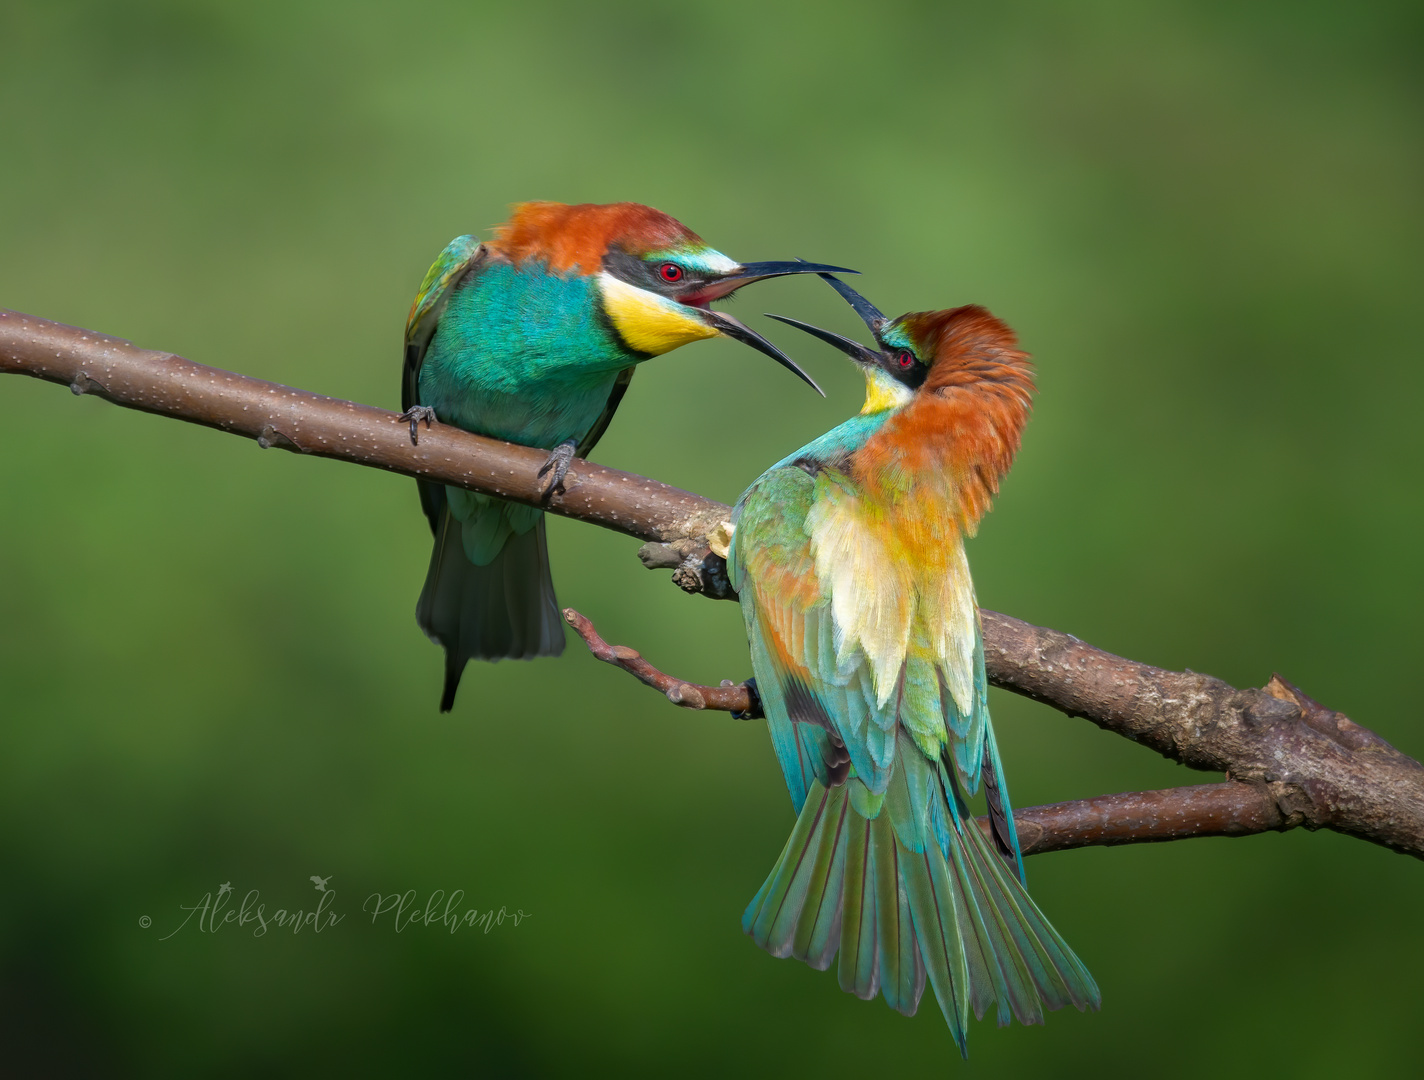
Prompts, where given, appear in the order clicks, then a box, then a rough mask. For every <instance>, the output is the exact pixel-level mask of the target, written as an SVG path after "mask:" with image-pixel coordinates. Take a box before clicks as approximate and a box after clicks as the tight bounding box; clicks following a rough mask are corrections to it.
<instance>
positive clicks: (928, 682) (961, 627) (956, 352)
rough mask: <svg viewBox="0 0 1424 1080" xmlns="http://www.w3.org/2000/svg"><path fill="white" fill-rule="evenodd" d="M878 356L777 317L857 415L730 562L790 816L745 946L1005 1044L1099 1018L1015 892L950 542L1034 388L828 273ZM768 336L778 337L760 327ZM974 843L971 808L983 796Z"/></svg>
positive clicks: (960, 543) (756, 487) (941, 330)
mask: <svg viewBox="0 0 1424 1080" xmlns="http://www.w3.org/2000/svg"><path fill="white" fill-rule="evenodd" d="M827 280H828V281H830V282H831V284H832V285H834V286H835V287H836V288H837V290H838V291H839V292H840V293H841V294H842V296H844V297H845V298H846V299H847V300H848V301H849V302H850V303H851V304H852V306H853V307H855V309H856V311H857V312H858V313H859V314H860V315H861V317H862V318H863V319H864V320H865V322H866V324H867V325H868V326H869V327H870V330H871V333H872V334H873V335H874V337H875V341H876V345H877V348H875V349H870V348H866V347H865V346H863V345H860V344H858V343H857V342H855V341H852V340H850V339H849V338H844V337H841V336H840V335H838V334H832V333H830V332H828V331H824V330H820V329H818V328H816V327H813V326H809V325H807V324H805V323H800V322H797V321H795V320H792V319H783V320H782V321H783V322H787V323H790V324H791V325H793V326H798V327H800V328H801V329H803V330H806V331H808V332H809V333H812V334H815V335H816V336H817V337H819V338H821V339H822V340H824V341H827V342H829V343H830V344H832V345H835V346H836V347H837V348H839V349H841V350H842V351H844V352H846V353H847V354H849V356H850V357H851V358H852V359H853V360H854V361H855V362H856V363H857V364H859V365H860V366H861V367H862V369H863V370H864V373H865V381H866V398H865V407H864V408H863V409H862V411H861V413H860V415H858V416H856V417H853V418H852V419H850V420H848V421H846V422H845V423H843V424H841V425H840V426H839V427H837V428H835V429H833V430H832V431H830V432H828V433H827V434H825V435H823V436H821V437H820V438H819V439H817V440H815V441H814V442H812V443H810V444H808V445H807V446H804V447H802V448H801V449H800V450H798V451H796V452H795V453H794V454H792V455H790V456H789V457H787V458H786V459H785V460H783V461H781V462H780V463H778V464H777V465H774V466H773V467H772V468H771V469H769V470H768V471H767V472H765V473H764V474H762V476H761V477H760V478H759V479H758V480H757V481H756V483H754V484H753V485H752V486H751V487H750V488H749V489H748V490H747V492H746V493H745V494H744V495H743V496H742V497H741V499H740V501H739V502H738V504H737V507H736V510H735V513H734V518H733V520H734V522H735V525H736V528H735V532H734V534H733V538H732V544H731V552H730V560H729V561H730V570H731V574H732V581H733V584H734V585H735V586H736V588H737V590H738V592H739V593H740V598H741V605H742V613H743V616H744V618H745V621H746V628H747V636H748V639H749V642H750V646H751V656H752V668H753V670H754V672H755V676H756V683H755V686H756V689H757V691H758V693H759V695H760V698H761V703H762V707H763V709H764V711H765V713H766V717H767V723H768V726H769V727H770V730H771V737H772V743H773V745H774V747H775V750H776V756H777V759H778V761H779V762H780V764H781V768H782V770H783V772H784V773H785V776H786V783H787V786H788V787H789V788H790V791H791V799H792V803H793V804H794V806H795V809H796V812H797V814H798V818H797V821H796V827H795V829H794V830H793V831H792V833H791V838H790V839H789V840H788V841H787V842H786V847H785V850H784V851H783V852H782V854H781V858H780V860H779V861H778V862H777V864H776V866H775V868H774V869H773V870H772V872H771V875H770V876H769V877H768V878H767V879H766V883H765V884H764V885H762V887H761V891H760V892H758V893H757V895H756V897H755V899H753V900H752V902H751V905H750V906H749V907H748V908H747V911H746V914H745V915H744V916H743V927H744V929H745V930H746V931H747V933H749V934H750V935H752V937H753V938H754V939H755V940H756V942H757V944H759V945H761V946H762V947H763V948H765V949H766V950H768V951H769V952H771V953H772V955H774V956H795V957H797V958H798V959H801V960H805V961H806V962H807V963H809V964H810V965H811V966H812V967H815V968H817V969H821V970H824V969H825V968H827V967H829V966H830V964H831V961H832V960H833V959H834V958H835V956H836V953H837V951H839V953H840V963H839V974H840V985H841V987H842V988H843V989H845V990H847V991H849V992H851V993H854V994H856V995H857V996H859V997H861V998H866V999H869V998H872V997H874V996H875V995H876V994H877V993H879V994H882V995H883V996H884V997H885V1000H886V1002H887V1003H888V1004H889V1005H891V1006H892V1007H893V1008H895V1009H898V1010H899V1011H900V1012H902V1013H905V1014H907V1015H909V1014H912V1013H914V1012H915V1010H916V1008H917V1007H918V1004H919V1000H920V995H921V993H922V992H923V990H924V985H925V979H926V978H927V977H928V979H929V983H930V985H931V987H932V988H933V989H934V994H935V997H936V998H937V999H938V1001H939V1006H940V1009H941V1011H942V1012H943V1013H944V1018H945V1020H946V1021H947V1022H948V1024H949V1029H950V1033H951V1034H952V1035H953V1037H954V1040H955V1043H956V1044H957V1045H958V1046H959V1048H960V1051H961V1052H964V1050H965V1039H966V1028H967V1026H968V1022H969V1014H970V1012H973V1013H974V1015H975V1016H978V1017H982V1016H983V1015H984V1012H985V1010H986V1009H987V1008H988V1006H989V1005H990V1004H995V1005H996V1006H997V1012H998V1020H999V1023H1000V1024H1006V1023H1008V1021H1009V1017H1010V1016H1011V1015H1012V1016H1016V1017H1018V1019H1019V1020H1020V1021H1021V1022H1023V1023H1038V1022H1041V1021H1042V1019H1043V1013H1044V1010H1045V1009H1057V1008H1059V1007H1061V1006H1063V1005H1066V1004H1070V1003H1071V1004H1073V1005H1076V1006H1077V1007H1078V1008H1079V1009H1083V1008H1087V1007H1091V1008H1096V1007H1097V1006H1098V1004H1099V994H1098V988H1097V986H1096V985H1095V984H1094V982H1093V979H1092V976H1090V975H1089V974H1088V971H1087V969H1086V968H1085V967H1084V966H1083V964H1082V962H1081V961H1079V959H1078V958H1077V957H1076V956H1075V955H1074V954H1073V952H1072V950H1071V949H1069V948H1068V946H1067V945H1066V944H1065V943H1064V941H1063V939H1062V938H1061V937H1059V935H1058V933H1057V931H1055V930H1054V929H1053V927H1052V926H1050V925H1049V923H1048V921H1047V920H1046V919H1045V918H1044V917H1043V915H1042V914H1041V913H1040V912H1039V910H1038V908H1037V906H1036V905H1035V904H1034V902H1033V900H1032V899H1030V897H1029V895H1028V892H1027V891H1026V890H1025V887H1024V878H1023V858H1022V855H1021V853H1020V850H1019V844H1018V839H1017V834H1016V833H1015V830H1014V819H1013V810H1012V808H1011V806H1010V804H1009V794H1008V789H1007V787H1006V786H1005V783H1004V775H1003V769H1002V766H1001V764H1000V761H999V751H998V747H997V745H996V743H995V740H994V729H993V726H992V725H991V724H990V721H989V709H988V699H987V692H988V691H987V685H986V681H985V677H984V643H983V636H982V633H981V629H980V621H979V609H978V606H977V604H976V601H975V597H974V586H973V583H972V582H971V581H970V577H969V564H968V562H967V561H966V560H965V554H964V538H965V537H968V536H973V535H974V532H975V529H976V526H977V525H978V522H979V519H980V518H981V517H982V516H983V515H984V513H985V512H986V511H987V510H988V509H989V503H990V500H991V498H992V497H993V496H994V495H995V494H996V493H997V491H998V487H999V480H1000V478H1001V477H1002V476H1003V475H1004V473H1005V472H1006V471H1007V470H1008V468H1009V465H1010V464H1011V463H1012V461H1013V457H1014V454H1015V452H1016V451H1017V450H1018V447H1019V438H1020V434H1021V432H1022V430H1023V427H1024V424H1025V423H1026V421H1027V420H1028V413H1029V407H1030V404H1031V399H1032V395H1033V389H1034V386H1033V374H1032V369H1031V368H1030V366H1029V363H1028V357H1027V355H1026V354H1025V353H1023V352H1020V351H1019V349H1018V347H1017V341H1016V339H1015V336H1014V333H1013V331H1011V330H1010V329H1009V328H1008V327H1007V326H1006V325H1005V324H1004V323H1002V322H1000V321H999V320H998V319H996V318H995V317H994V316H993V315H991V314H990V313H989V312H988V311H986V310H985V309H983V308H981V307H975V306H968V307H960V308H955V309H953V310H949V311H931V312H914V313H910V314H906V315H902V316H900V317H899V318H898V319H887V318H886V317H885V316H884V315H882V314H881V313H880V312H879V311H878V310H876V308H875V307H874V306H873V305H872V304H871V303H870V302H869V301H867V300H866V299H865V298H864V297H862V296H861V295H860V294H859V293H857V292H855V291H854V290H853V289H851V288H850V287H849V286H847V285H845V284H844V283H843V282H841V281H838V280H836V279H835V278H831V277H829V276H827ZM774 317H777V316H774ZM981 787H982V788H983V789H984V794H985V801H986V803H987V806H988V811H989V815H990V818H991V822H992V829H991V835H990V836H987V837H986V836H985V835H984V834H983V833H982V832H981V831H980V830H979V828H978V826H977V825H976V824H975V821H974V816H973V813H972V812H971V810H970V808H969V804H968V800H969V799H970V798H971V797H972V796H974V795H975V794H976V793H977V792H978V791H979V789H980V788H981Z"/></svg>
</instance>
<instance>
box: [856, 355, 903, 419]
mask: <svg viewBox="0 0 1424 1080" xmlns="http://www.w3.org/2000/svg"><path fill="white" fill-rule="evenodd" d="M863 370H864V371H865V404H864V405H862V406H861V408H860V415H861V416H864V415H865V414H866V413H878V412H884V411H885V410H886V409H898V408H899V407H900V406H901V405H908V404H909V403H910V399H911V398H913V397H914V396H915V392H914V391H913V390H911V389H910V388H909V387H908V386H906V385H905V384H904V383H902V382H897V381H896V380H895V379H893V378H892V377H891V376H890V375H889V373H888V372H885V371H883V370H881V369H880V368H878V367H866V368H864V369H863Z"/></svg>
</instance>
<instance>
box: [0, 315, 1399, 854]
mask: <svg viewBox="0 0 1424 1080" xmlns="http://www.w3.org/2000/svg"><path fill="white" fill-rule="evenodd" d="M0 372H11V373H15V374H22V375H31V376H34V377H36V378H40V379H47V380H49V381H50V382H57V383H61V384H63V385H66V386H68V387H69V388H70V389H71V390H73V391H74V393H76V394H96V395H98V396H100V397H103V398H105V399H106V400H109V401H112V402H114V403H115V404H119V405H123V406H126V407H128V408H133V409H140V410H143V411H146V412H152V413H157V414H159V415H163V416H170V417H174V418H176V419H180V420H187V421H189V422H190V423H196V424H203V425H206V426H208V427H214V428H218V429H220V430H222V431H228V432H231V433H233V434H239V435H245V436H247V437H248V438H252V439H256V440H257V442H258V445H259V446H262V447H264V448H267V447H278V448H281V449H284V450H290V451H293V452H297V453H306V454H315V455H318V456H322V457H331V458H337V459H340V460H344V461H353V462H356V463H358V464H362V465H369V466H374V467H376V468H381V469H387V470H390V471H392V472H398V473H402V474H404V475H407V476H415V477H420V478H423V479H429V480H437V481H440V482H443V483H446V484H453V485H456V486H459V487H465V488H469V489H470V490H472V491H481V492H485V493H487V494H491V495H497V496H499V497H501V498H506V499H509V500H511V501H514V502H522V503H529V504H532V505H539V503H540V495H541V492H540V482H539V480H538V477H537V471H538V468H539V466H540V465H541V464H542V463H543V461H544V458H545V456H546V455H545V452H544V451H542V450H535V449H531V448H528V447H521V446H515V445H513V444H510V443H504V442H499V441H496V440H492V439H483V438H480V437H479V436H477V435H471V434H469V433H467V432H463V431H459V430H457V429H455V428H452V427H448V426H445V425H441V424H437V425H435V426H434V427H433V428H431V429H430V430H429V431H422V432H421V436H420V444H419V445H418V446H413V445H412V444H411V441H410V436H409V431H408V428H407V426H406V425H405V424H403V423H401V422H400V421H399V420H398V419H397V418H396V414H395V413H392V412H386V411H385V410H383V409H375V408H371V407H370V406H365V405H357V404H354V403H352V402H349V401H340V400H337V399H334V398H327V397H322V396H320V395H318V394H310V393H306V392H304V391H300V390H294V389H291V388H290V387H285V386H279V385H277V384H275V383H269V382H264V381H262V380H260V379H251V378H247V377H245V376H242V375H235V374H233V373H231V372H227V371H220V370H218V369H216V368H209V367H204V366H203V365H201V364H195V363H193V362H192V361H190V360H184V359H183V358H181V357H178V356H174V355H172V354H171V353H162V352H150V351H148V350H144V349H140V348H137V347H135V346H134V345H132V344H130V343H129V342H126V341H121V340H119V339H117V338H111V337H106V336H105V335H102V334H96V333H93V332H92V331H88V330H79V329H75V328H74V327H68V326H63V325H60V324H58V323H53V322H49V321H47V320H44V319H38V318H35V317H33V316H28V315H21V314H19V313H18V312H12V311H5V310H3V309H0ZM564 488H565V490H564V491H563V493H561V494H557V495H555V496H554V498H553V499H552V500H551V501H550V502H549V503H548V504H547V506H546V508H547V509H548V510H550V511H551V512H553V513H556V514H563V515H564V516H567V517H573V518H577V519H579V520H581V521H588V522H591V523H593V524H595V525H601V526H603V527H604V528H609V529H614V530H616V531H618V532H622V533H625V534H627V535H629V536H635V537H638V538H639V539H642V540H645V541H649V543H647V544H645V545H644V547H643V549H642V550H641V551H640V552H639V555H640V557H641V558H642V559H643V561H644V564H645V565H648V566H650V567H657V566H662V567H672V568H674V570H675V572H674V580H675V581H677V582H678V584H679V585H681V586H682V587H683V588H684V589H686V590H688V591H689V592H701V593H703V594H704V595H707V596H712V597H717V598H730V597H731V596H732V595H733V594H732V591H731V588H730V585H729V584H728V582H727V580H726V568H725V565H724V564H723V562H722V560H721V559H719V558H718V557H717V556H716V555H713V554H712V553H711V552H710V550H709V548H708V544H707V537H708V535H709V534H711V533H712V532H714V531H716V530H717V529H718V527H719V526H720V525H722V524H723V523H724V522H726V521H727V520H728V518H729V517H730V514H731V511H730V509H729V508H728V507H727V506H725V505H723V504H721V503H718V502H714V501H712V500H711V499H705V498H703V497H701V496H699V495H694V494H692V493H690V492H686V491H681V490H679V489H677V488H674V487H670V486H668V485H666V484H660V483H658V482H657V481H655V480H649V479H647V478H645V477H641V476H636V475H634V474H632V473H624V472H619V471H617V470H616V469H607V468H604V467H602V466H600V465H595V464H593V463H591V462H587V461H582V460H579V461H575V463H574V466H573V468H572V469H571V470H570V472H569V475H568V477H567V479H566V480H565V483H564ZM983 617H984V647H985V661H986V664H987V666H988V672H989V679H990V681H991V682H992V683H993V684H994V685H995V686H1000V687H1003V688H1005V689H1008V690H1012V691H1014V692H1015V693H1019V694H1023V695H1025V696H1027V697H1030V698H1033V699H1034V700H1036V701H1041V702H1044V703H1045V704H1048V705H1051V706H1053V707H1054V708H1056V709H1059V710H1061V711H1063V712H1065V713H1067V714H1068V715H1070V716H1082V717H1086V718H1087V719H1089V720H1091V721H1093V723H1095V724H1097V725H1098V726H1100V727H1102V728H1105V729H1107V730H1109V731H1113V732H1116V733H1117V734H1120V735H1123V736H1126V737H1127V738H1130V739H1133V740H1135V741H1137V742H1140V743H1142V744H1143V745H1145V746H1148V747H1150V748H1152V749H1153V750H1156V751H1157V752H1158V753H1160V754H1163V755H1165V756H1166V757H1169V758H1172V759H1173V760H1175V761H1180V762H1182V763H1183V764H1185V765H1188V766H1190V767H1192V768H1196V769H1204V770H1208V771H1217V772H1224V773H1226V774H1227V775H1228V777H1229V778H1230V782H1228V783H1226V784H1216V785H1205V786H1201V787H1195V788H1179V789H1176V790H1175V791H1171V792H1145V793H1138V794H1135V795H1112V796H1104V797H1102V798H1098V799H1089V800H1086V801H1084V802H1082V803H1066V804H1062V806H1061V807H1038V808H1033V810H1032V812H1030V811H1024V812H1023V813H1024V815H1025V816H1024V819H1023V822H1022V824H1021V826H1020V828H1021V829H1024V830H1027V829H1031V828H1035V827H1039V826H1041V827H1042V828H1043V830H1044V832H1043V835H1042V837H1040V838H1039V839H1038V840H1032V841H1031V842H1030V843H1029V844H1028V845H1027V846H1026V848H1025V850H1033V851H1046V850H1055V849H1057V848H1062V847H1073V846H1081V845H1082V844H1088V843H1130V842H1141V841H1144V840H1158V839H1179V838H1181V837H1183V836H1201V835H1241V834H1243V833H1249V832H1259V831H1262V830H1264V829H1286V828H1293V827H1295V826H1304V827H1306V828H1312V829H1314V828H1330V829H1335V830H1337V831H1339V832H1343V833H1346V834H1348V835H1351V836H1356V837H1359V838H1361V839H1365V840H1370V841H1372V842H1374V843H1377V844H1381V845H1383V846H1385V847H1389V848H1392V849H1393V850H1395V851H1401V852H1405V853H1408V854H1411V855H1414V856H1416V857H1419V858H1424V766H1421V765H1420V764H1419V763H1418V762H1417V761H1415V760H1414V759H1412V758H1410V757H1408V756H1406V755H1405V754H1402V753H1400V752H1399V751H1398V750H1396V749H1395V748H1394V747H1392V746H1390V745H1389V743H1387V742H1385V741H1384V740H1383V739H1381V738H1380V737H1379V736H1377V735H1375V734H1374V733H1373V732H1370V731H1368V730H1366V729H1365V728H1362V727H1360V726H1358V725H1357V724H1354V723H1353V722H1352V721H1350V720H1349V719H1347V718H1346V717H1344V716H1342V715H1341V714H1339V713H1336V712H1333V711H1331V710H1329V709H1327V708H1325V707H1324V706H1322V705H1319V704H1318V703H1316V702H1314V701H1312V700H1311V699H1310V698H1308V697H1306V696H1305V694H1304V693H1302V692H1301V691H1299V690H1298V689H1296V688H1295V687H1293V686H1291V685H1290V684H1289V683H1287V682H1286V681H1285V680H1283V679H1281V678H1280V677H1279V676H1277V677H1274V678H1273V679H1272V680H1271V682H1270V683H1269V684H1268V685H1267V686H1266V687H1265V688H1264V689H1260V690H1255V689H1248V690H1237V689H1235V688H1234V687H1231V686H1228V685H1227V684H1226V683H1224V682H1222V681H1220V680H1219V679H1214V678H1212V677H1211V676H1209V675H1198V674H1195V673H1192V672H1173V671H1164V670H1163V669H1161V668H1155V667H1151V666H1149V665H1147V664H1140V663H1137V662H1136V661H1132V660H1126V659H1123V658H1122V657H1119V656H1113V655H1112V654H1110V653H1106V652H1103V651H1102V650H1100V649H1095V648H1093V647H1092V646H1091V645H1087V644H1085V643H1084V642H1082V641H1079V640H1078V639H1077V638H1075V637H1072V636H1070V635H1068V634H1064V633H1062V632H1060V631H1057V630H1048V629H1044V628H1042V627H1037V626H1032V625H1030V624H1028V623H1025V622H1022V621H1020V620H1018V619H1014V618H1011V617H1010V616H1007V615H1000V614H997V613H995V612H991V611H985V612H984V613H983ZM605 647H607V646H606V643H605ZM622 659H623V660H625V661H626V662H632V658H631V657H624V658H622ZM613 662H619V661H618V660H615V661H613ZM637 662H639V663H642V661H641V658H637ZM620 666H621V665H620ZM649 670H650V672H655V673H656V675H657V676H659V677H662V678H667V679H669V685H668V687H667V688H663V689H664V693H666V692H667V689H669V688H673V687H672V684H674V683H675V684H677V686H680V687H687V688H691V684H686V683H682V682H681V681H680V680H674V679H671V678H670V677H668V676H662V673H660V672H656V669H652V668H651V666H650V665H649ZM639 677H640V678H641V677H643V676H642V675H640V676H639ZM645 681H646V680H645ZM652 685H658V684H657V683H653V684H652ZM695 689H696V692H697V693H698V694H701V695H702V697H703V702H704V707H708V708H713V707H717V706H714V705H712V704H711V702H712V701H713V700H722V698H721V697H720V695H721V694H722V692H723V691H727V692H728V693H727V696H726V700H729V701H730V700H732V697H733V696H734V692H735V691H736V690H737V689H738V688H736V687H706V688H700V687H698V688H695ZM678 693H679V694H682V695H684V701H683V704H691V696H690V695H688V693H687V690H685V689H684V690H678ZM1074 807H1076V808H1077V809H1075V810H1072V811H1071V812H1070V811H1069V810H1067V809H1065V808H1074ZM1025 835H1027V834H1026V833H1025ZM1074 838H1076V839H1074Z"/></svg>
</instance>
